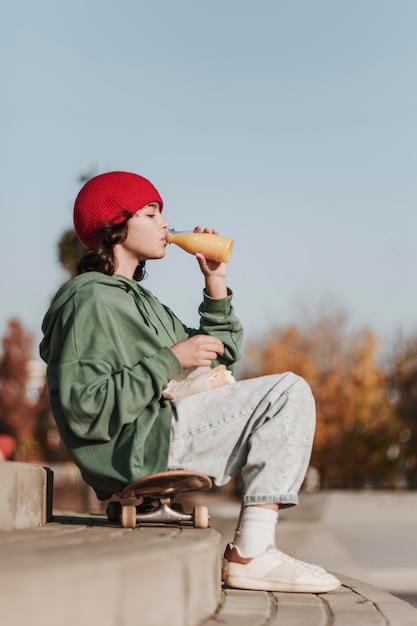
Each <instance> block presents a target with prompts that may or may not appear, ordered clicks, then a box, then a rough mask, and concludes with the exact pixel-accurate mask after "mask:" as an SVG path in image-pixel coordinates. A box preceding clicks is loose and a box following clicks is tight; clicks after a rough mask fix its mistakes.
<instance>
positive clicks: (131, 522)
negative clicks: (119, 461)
mask: <svg viewBox="0 0 417 626" xmlns="http://www.w3.org/2000/svg"><path fill="white" fill-rule="evenodd" d="M211 486H212V482H211V479H210V477H209V476H206V475H205V474H200V473H197V472H189V471H187V470H167V471H165V472H159V473H157V474H151V475H149V476H145V477H143V478H139V479H138V480H135V481H134V482H133V483H131V484H130V485H128V486H127V487H125V489H123V491H122V492H120V493H118V494H117V496H118V500H113V501H111V502H109V503H108V506H107V509H106V513H107V518H108V520H109V521H110V522H119V523H120V524H121V526H122V527H123V528H136V526H138V525H141V524H158V523H162V524H188V525H192V526H194V528H207V527H208V519H209V515H208V509H207V507H206V506H195V507H194V509H193V512H192V513H186V512H185V510H184V507H183V505H182V503H181V502H174V500H175V497H176V495H177V494H178V493H184V492H187V491H201V490H206V489H210V488H211ZM132 499H133V502H134V501H135V500H136V499H139V500H140V503H139V504H135V503H134V504H132ZM124 500H125V501H126V502H124Z"/></svg>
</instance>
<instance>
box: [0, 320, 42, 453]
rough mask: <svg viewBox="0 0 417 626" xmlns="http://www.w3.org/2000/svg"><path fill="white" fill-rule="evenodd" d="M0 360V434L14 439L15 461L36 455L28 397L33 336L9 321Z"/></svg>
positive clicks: (18, 323) (21, 326)
mask: <svg viewBox="0 0 417 626" xmlns="http://www.w3.org/2000/svg"><path fill="white" fill-rule="evenodd" d="M2 348H3V353H2V357H1V359H0V432H2V433H4V434H8V435H11V436H13V437H14V438H15V440H16V444H17V448H16V458H18V459H21V460H24V459H25V458H27V457H28V456H30V455H32V454H36V450H37V446H36V441H35V427H36V424H35V420H34V415H33V411H32V405H31V400H30V398H29V397H28V383H29V362H30V360H31V355H32V348H33V336H32V335H31V334H30V333H29V332H27V331H26V330H25V329H24V327H23V325H22V324H21V322H20V321H19V320H18V319H16V318H13V319H11V320H9V322H8V324H7V328H6V332H5V335H4V337H3V339H2Z"/></svg>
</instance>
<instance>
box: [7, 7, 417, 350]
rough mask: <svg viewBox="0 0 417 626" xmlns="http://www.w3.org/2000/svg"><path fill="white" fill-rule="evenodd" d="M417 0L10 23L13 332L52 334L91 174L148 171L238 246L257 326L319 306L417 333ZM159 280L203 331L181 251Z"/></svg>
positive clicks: (191, 268) (77, 13) (184, 222)
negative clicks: (61, 258) (67, 237)
mask: <svg viewBox="0 0 417 626" xmlns="http://www.w3.org/2000/svg"><path fill="white" fill-rule="evenodd" d="M416 33H417V2H416V1H415V0H392V1H386V0H349V1H347V0H346V1H344V2H343V1H341V0H293V1H290V0H286V1H285V2H284V1H282V0H257V1H256V2H254V1H253V0H252V1H249V0H210V1H208V0H193V1H192V0H152V2H150V1H149V0H147V1H146V2H145V1H140V0H131V1H127V0H119V1H118V2H114V0H112V1H109V0H94V1H92V0H83V2H81V1H80V0H71V1H67V2H56V0H54V1H52V0H51V1H45V0H39V1H37V2H32V1H29V0H26V1H25V2H22V1H20V0H16V1H15V2H9V3H6V6H4V7H3V11H2V18H1V22H0V52H1V66H0V71H1V90H0V103H1V104H0V106H1V118H0V119H1V122H0V123H1V141H0V172H1V185H0V203H1V211H2V236H1V248H0V259H1V269H2V271H1V274H0V293H1V301H0V332H1V333H2V332H3V330H4V327H5V323H6V320H7V319H9V318H10V317H12V316H17V317H19V318H20V319H21V320H22V322H23V323H24V324H25V326H26V327H27V328H28V329H29V330H31V331H33V332H34V333H35V335H36V338H37V339H39V338H40V325H41V321H42V318H43V315H44V312H45V311H46V309H47V307H48V304H49V301H50V298H51V297H52V295H53V293H54V292H55V291H56V289H57V288H58V287H59V285H60V283H61V282H62V280H64V274H63V271H62V270H61V269H60V267H59V265H58V262H57V260H56V245H57V241H58V239H59V237H60V235H61V234H62V232H63V231H64V230H65V229H67V228H69V227H71V226H72V205H73V200H74V198H75V195H76V193H77V192H78V189H79V183H78V177H79V175H80V174H82V173H85V172H89V171H92V172H95V173H99V172H103V171H107V170H112V169H124V170H129V171H135V172H137V173H140V174H142V175H144V176H147V177H148V178H150V179H151V180H152V182H153V183H154V184H155V185H156V186H157V187H158V189H159V191H160V193H161V195H162V196H163V198H164V201H165V209H164V210H165V212H166V213H165V214H166V216H167V217H168V219H169V221H170V223H171V225H172V226H173V227H175V228H177V229H178V230H184V229H188V228H192V227H194V226H195V225H196V224H202V225H208V226H214V227H217V228H218V229H219V231H220V232H221V233H223V234H225V235H228V236H232V237H233V238H234V239H235V250H234V253H233V257H232V260H231V262H230V264H229V276H230V279H229V283H230V286H231V287H232V288H233V290H234V292H235V304H236V309H237V312H238V314H239V316H240V318H241V319H242V322H243V323H244V325H245V327H246V336H247V339H251V338H254V337H255V336H257V335H258V334H259V333H260V332H262V331H265V330H267V329H268V328H269V327H270V326H272V325H275V324H276V325H281V324H286V323H288V322H290V321H291V320H293V319H296V318H297V316H298V311H299V309H300V308H303V307H307V308H308V309H309V310H310V311H312V312H313V314H314V311H317V310H321V309H323V308H324V309H326V308H327V307H329V308H330V309H332V308H335V307H336V308H342V309H345V310H346V311H347V313H348V315H349V318H350V320H351V324H352V326H353V327H355V328H358V329H359V328H362V327H364V326H369V327H371V328H372V329H374V331H375V332H376V333H377V334H379V335H380V336H381V337H382V338H383V339H389V338H390V337H392V336H393V335H394V334H396V333H397V332H399V331H403V332H404V333H405V334H411V333H412V334H414V332H417V288H416V284H415V276H416V266H417V245H416V232H417V211H416V198H417V172H416V157H417V132H416V128H417V126H416V124H417V80H416V70H417V36H416ZM148 273H149V278H148V280H147V282H146V283H145V286H147V287H148V288H150V289H152V290H153V291H154V292H155V293H156V295H157V296H158V297H159V298H160V299H161V300H162V301H163V302H164V303H166V304H167V305H169V306H170V307H171V308H173V310H174V311H175V312H176V313H177V314H178V315H179V316H180V317H181V318H182V319H183V321H184V322H186V323H188V324H195V323H196V321H197V315H196V309H197V305H198V304H199V302H200V296H201V288H202V280H201V278H200V273H199V270H198V268H197V265H196V262H195V260H194V259H193V258H192V257H191V256H189V255H186V254H185V253H184V252H182V251H180V250H179V249H176V248H174V246H171V247H170V248H169V249H168V253H167V257H166V259H164V260H163V261H159V262H152V263H149V264H148Z"/></svg>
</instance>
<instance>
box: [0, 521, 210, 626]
mask: <svg viewBox="0 0 417 626" xmlns="http://www.w3.org/2000/svg"><path fill="white" fill-rule="evenodd" d="M220 540H221V539H220V535H219V533H217V532H216V531H215V530H213V529H211V528H208V529H204V530H200V529H194V528H182V529H181V528H178V527H169V526H163V527H140V528H137V529H135V530H126V529H122V528H120V527H118V526H115V525H111V524H109V523H108V522H107V520H106V519H105V518H103V517H100V516H97V517H89V518H83V517H81V516H68V515H63V516H55V517H54V521H53V522H51V523H48V524H46V525H45V526H40V527H38V528H33V529H31V530H16V531H11V532H0V563H1V568H0V607H1V617H2V623H5V624H8V626H22V625H23V624H30V626H73V624H100V626H115V625H116V624H120V625H123V626H130V625H132V626H138V624H143V625H144V626H145V625H146V626H152V625H155V626H165V625H166V626H174V625H175V626H197V625H198V624H200V623H201V622H202V621H203V620H205V619H206V618H207V617H208V616H210V615H211V614H213V613H214V612H215V611H216V607H217V605H218V603H219V600H220V594H221V580H220V578H221V572H220V556H221V555H220V549H221V546H220Z"/></svg>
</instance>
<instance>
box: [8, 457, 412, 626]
mask: <svg viewBox="0 0 417 626" xmlns="http://www.w3.org/2000/svg"><path fill="white" fill-rule="evenodd" d="M20 469H21V470H22V471H23V470H24V475H22V476H21V475H20V471H19V470H20ZM33 469H34V470H36V472H35V473H36V479H37V478H38V474H39V468H33ZM27 471H29V470H28V468H27V467H24V468H19V467H18V466H16V465H14V466H9V467H4V468H3V474H5V475H6V478H7V476H8V477H9V483H10V484H9V488H7V486H8V485H7V484H5V483H4V480H3V482H2V485H3V489H2V490H1V491H0V495H1V496H2V497H3V500H4V502H3V505H4V506H3V508H2V511H3V515H2V516H1V515H0V522H2V526H0V528H2V529H3V530H2V531H1V532H0V564H1V567H0V607H1V619H2V623H3V622H4V623H5V624H7V626H49V625H51V626H52V625H53V626H73V624H77V625H80V626H84V624H90V623H100V626H165V625H166V626H216V625H217V626H218V625H219V624H224V625H225V626H245V625H246V624H247V625H248V626H301V625H303V626H305V625H307V626H352V624H355V626H356V624H358V625H359V626H379V625H381V626H416V625H417V609H415V608H413V607H412V606H411V605H410V604H407V603H406V602H403V601H401V600H400V599H398V598H397V597H395V596H393V595H391V594H390V593H387V591H386V590H387V589H388V590H389V591H393V592H394V593H398V594H399V593H409V594H415V593H416V586H417V536H416V535H417V534H416V533H415V528H416V526H417V493H412V492H411V493H410V492H408V493H403V494H397V493H370V494H367V493H365V492H351V493H349V492H339V493H338V492H320V493H318V494H314V495H306V494H302V496H301V506H300V507H297V508H293V509H289V510H284V511H282V513H281V514H280V521H279V525H278V532H277V544H278V545H279V546H280V547H281V548H282V549H284V550H285V551H287V552H288V553H290V554H292V555H294V556H296V557H298V558H301V559H305V560H309V561H311V562H315V563H319V564H320V565H323V566H324V567H326V568H327V569H328V570H330V571H332V572H334V573H335V574H336V575H338V576H339V577H340V578H341V580H342V583H343V586H342V588H341V589H340V590H338V591H336V592H332V593H328V594H321V595H319V594H281V593H267V592H264V593H263V592H248V591H239V590H228V589H223V590H222V588H221V585H220V563H221V551H222V549H223V548H224V545H225V543H226V542H227V541H228V540H230V539H231V538H232V536H233V531H234V527H235V524H236V520H237V516H238V512H239V505H238V503H236V502H235V501H230V499H225V497H224V495H223V494H219V493H215V492H210V493H199V494H195V495H193V496H192V502H189V504H191V503H192V504H193V505H194V504H197V503H199V502H201V503H202V502H204V503H205V504H207V505H208V506H209V509H210V513H211V520H210V522H211V525H212V528H209V529H205V530H197V529H193V528H178V527H166V526H164V527H160V526H154V527H150V528H149V527H148V528H145V527H141V528H138V529H134V530H125V529H121V528H120V527H119V526H118V525H117V524H110V523H109V522H108V521H107V520H106V518H105V517H104V516H103V515H100V514H97V513H99V511H95V513H96V514H93V511H92V509H91V508H90V507H89V505H90V501H89V500H88V499H86V500H85V502H84V504H85V508H84V507H83V508H82V510H83V511H89V512H88V513H85V514H81V515H80V514H78V515H73V514H70V513H67V512H66V511H65V510H63V511H61V512H60V513H59V514H58V511H57V510H55V509H54V518H53V520H52V522H51V523H48V524H46V525H43V526H42V525H41V526H39V525H38V524H39V523H42V522H40V521H39V520H40V519H41V518H42V517H44V513H45V512H46V510H48V507H49V504H48V502H49V500H48V498H46V499H45V489H44V487H45V485H46V483H45V481H43V480H42V481H40V482H39V481H38V480H35V482H34V483H33V485H34V487H36V488H35V489H34V491H33V492H32V491H29V492H28V490H27V489H26V491H25V490H24V489H21V488H20V487H19V484H20V483H19V481H20V479H22V480H23V484H24V485H25V486H26V487H28V480H27V476H26V473H27ZM3 478H4V476H3ZM6 483H7V481H6ZM36 495H37V496H38V497H36ZM28 501H29V503H30V507H28V506H27V504H28ZM95 502H96V505H97V501H95ZM40 512H42V515H41V517H39V516H38V515H37V513H40ZM0 513H1V511H0ZM38 517H39V519H38ZM48 519H50V518H49V517H48ZM27 522H30V523H29V524H27ZM31 525H32V526H33V525H34V526H35V527H31ZM370 583H371V584H370ZM375 584H376V585H377V587H376V586H374V585H375ZM378 587H382V588H383V589H381V588H378ZM384 589H385V591H384Z"/></svg>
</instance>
